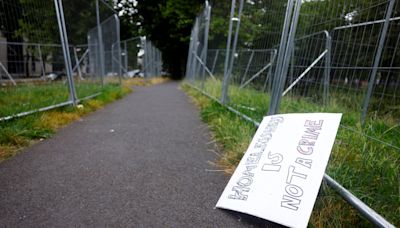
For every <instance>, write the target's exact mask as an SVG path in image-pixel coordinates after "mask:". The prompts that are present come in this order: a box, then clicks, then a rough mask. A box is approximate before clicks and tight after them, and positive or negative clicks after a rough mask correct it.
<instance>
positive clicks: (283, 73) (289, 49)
mask: <svg viewBox="0 0 400 228" xmlns="http://www.w3.org/2000/svg"><path fill="white" fill-rule="evenodd" d="M301 3H302V1H301V0H296V5H295V8H294V14H293V18H292V22H291V26H290V32H289V36H288V41H287V44H286V46H287V47H286V49H285V55H284V58H283V64H282V67H281V69H282V71H281V72H280V75H279V78H278V80H279V82H278V84H277V88H276V93H274V94H275V106H274V107H273V109H272V110H271V111H272V112H271V111H269V115H272V114H276V113H278V112H279V106H280V103H281V98H282V96H281V94H282V92H283V87H284V86H285V82H286V77H287V73H288V66H289V62H290V55H291V52H292V49H293V48H294V40H295V35H296V29H297V24H298V20H299V15H300V9H301Z"/></svg>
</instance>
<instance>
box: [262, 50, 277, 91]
mask: <svg viewBox="0 0 400 228" xmlns="http://www.w3.org/2000/svg"><path fill="white" fill-rule="evenodd" d="M276 52H277V51H276V49H273V50H272V51H271V56H270V63H271V66H270V67H269V69H268V75H267V79H266V80H265V82H264V87H263V91H264V92H265V90H266V88H267V84H268V88H267V90H268V92H271V89H272V88H271V87H272V80H273V78H272V77H273V76H272V66H273V65H274V63H275V58H276V54H277V53H276Z"/></svg>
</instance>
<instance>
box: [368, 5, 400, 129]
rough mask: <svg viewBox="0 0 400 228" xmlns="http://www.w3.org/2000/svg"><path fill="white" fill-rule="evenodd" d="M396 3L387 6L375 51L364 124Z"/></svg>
mask: <svg viewBox="0 0 400 228" xmlns="http://www.w3.org/2000/svg"><path fill="white" fill-rule="evenodd" d="M394 3H395V0H390V2H389V5H388V7H387V8H386V14H385V23H384V24H383V27H382V30H381V34H380V38H379V44H378V49H377V51H376V53H375V59H374V65H373V67H372V72H371V75H370V77H369V82H368V88H367V92H366V94H365V98H364V104H363V108H362V113H361V123H362V124H364V123H365V119H366V117H367V112H368V106H369V102H370V101H371V97H372V90H373V89H374V83H375V79H376V74H377V73H378V66H379V63H380V61H381V57H382V52H383V45H384V44H385V40H386V35H387V31H388V29H389V23H390V17H391V15H392V12H393V7H394Z"/></svg>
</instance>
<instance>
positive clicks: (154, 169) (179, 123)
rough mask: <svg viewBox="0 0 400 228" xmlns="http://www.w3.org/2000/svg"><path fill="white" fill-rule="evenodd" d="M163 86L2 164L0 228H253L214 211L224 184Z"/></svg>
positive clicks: (199, 135)
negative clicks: (213, 170)
mask: <svg viewBox="0 0 400 228" xmlns="http://www.w3.org/2000/svg"><path fill="white" fill-rule="evenodd" d="M210 141H211V138H210V133H209V130H208V129H207V127H206V126H205V124H203V123H202V122H201V121H200V119H199V117H198V110H197V109H196V108H195V107H194V105H193V104H191V103H190V102H189V98H188V97H186V95H185V94H184V93H183V92H182V91H179V90H178V83H176V82H170V83H166V84H162V85H158V86H153V87H148V88H138V89H137V90H136V91H135V92H134V93H132V94H130V95H129V96H127V97H126V98H124V99H122V100H120V101H117V102H115V103H113V104H111V105H108V106H107V107H106V108H104V109H102V110H100V111H98V112H96V113H93V114H91V115H89V116H88V117H85V118H83V119H82V120H81V121H78V122H75V123H73V124H71V125H69V126H68V127H66V128H64V129H62V130H61V131H60V132H58V133H57V134H56V135H55V136H54V137H53V138H51V139H49V140H46V141H43V142H40V143H38V144H36V145H34V146H32V147H31V148H28V149H26V150H25V151H23V152H22V153H20V154H19V155H18V156H16V157H15V158H13V159H10V160H8V161H5V162H3V163H1V164H0V227H105V226H107V227H258V226H265V224H263V222H262V221H261V220H259V219H256V218H254V217H251V216H246V215H243V214H239V213H234V212H231V211H223V210H219V209H214V206H215V204H216V202H217V200H218V198H219V196H220V194H221V193H222V190H223V188H224V186H225V184H226V183H227V181H228V177H227V176H224V175H223V174H222V173H220V172H210V171H207V170H210V169H211V170H212V169H217V168H216V167H213V166H212V165H210V164H209V163H208V161H215V160H216V159H217V158H216V155H215V154H214V153H212V152H211V151H210V149H212V147H213V145H212V144H210V143H209V142H210Z"/></svg>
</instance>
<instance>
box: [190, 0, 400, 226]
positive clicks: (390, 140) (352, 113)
mask: <svg viewBox="0 0 400 228" xmlns="http://www.w3.org/2000/svg"><path fill="white" fill-rule="evenodd" d="M211 6H212V9H208V7H209V6H208V5H206V6H205V8H204V12H202V13H201V14H199V16H198V17H197V20H196V23H195V24H194V26H193V30H192V36H191V44H190V50H189V55H188V64H187V67H188V68H187V75H186V76H187V80H188V82H190V83H191V84H192V85H193V86H195V87H196V88H198V89H200V90H201V91H203V92H204V93H206V94H207V95H209V96H211V97H213V98H214V99H216V100H219V102H220V103H222V104H224V105H226V106H228V107H230V109H231V110H234V111H235V112H237V113H239V114H241V115H242V116H243V117H244V118H246V119H248V120H251V121H252V122H253V123H257V122H258V121H261V119H262V117H263V116H264V115H266V114H275V113H278V112H280V113H291V112H341V113H344V116H343V120H342V124H341V127H340V129H339V133H338V136H337V141H336V144H335V146H334V149H333V152H332V157H331V161H330V164H329V166H328V169H327V173H328V174H329V175H331V176H332V177H333V178H334V179H336V180H337V181H338V182H340V183H341V184H342V185H343V186H345V187H346V188H348V189H350V190H351V192H353V193H354V194H355V196H357V197H359V198H360V199H361V200H362V201H364V202H365V204H363V203H361V204H362V206H360V205H361V204H358V203H357V202H356V201H357V200H356V199H357V198H356V197H355V196H354V195H352V196H351V197H350V198H345V199H346V201H347V202H349V203H350V204H352V205H353V206H354V207H356V208H357V209H358V210H359V211H360V212H361V214H363V216H364V217H366V218H368V219H369V220H370V221H372V222H373V223H375V224H378V225H390V224H389V223H386V222H385V220H384V219H383V218H382V217H380V216H379V215H377V214H373V213H369V212H368V210H367V209H365V208H366V207H364V206H366V205H368V206H370V207H372V208H374V209H375V210H376V211H377V212H379V213H381V214H382V215H384V217H386V218H387V219H388V220H389V221H391V222H392V223H394V224H396V223H399V222H400V221H399V220H398V216H397V214H398V213H399V211H398V210H399V207H398V205H399V201H398V189H399V182H398V180H399V178H400V176H399V173H400V165H399V160H400V154H399V150H400V145H399V143H400V138H399V135H400V134H399V133H400V132H399V131H400V127H399V116H400V115H399V114H400V113H399V110H400V109H399V107H400V106H399V105H400V100H399V95H400V92H399V79H400V75H399V67H400V61H399V59H400V53H399V47H398V46H399V41H400V30H399V21H400V17H399V13H400V3H399V2H398V1H394V0H363V1H359V0H357V1H356V0H354V1H353V0H351V1H343V0H330V1H324V0H316V1H296V0H288V1H278V0H265V1H244V0H238V1H236V0H233V1H232V2H231V4H229V3H221V2H215V3H213V2H212V3H211ZM207 11H211V12H212V13H211V16H210V17H208V18H210V20H209V21H208V20H207ZM228 12H230V15H228ZM207 23H208V24H209V29H208V26H207ZM207 30H209V31H207ZM207 33H209V35H207V38H204V37H205V36H204V34H207ZM207 46H208V47H209V48H207ZM203 63H205V64H203ZM203 72H205V75H206V76H203ZM334 179H332V178H330V177H329V176H326V177H325V181H326V183H328V185H330V186H333V187H334V189H336V190H338V191H339V193H341V194H342V197H345V196H344V194H343V192H344V190H345V189H344V188H343V187H341V186H340V185H337V182H336V183H333V181H335V180H334ZM338 186H339V187H338ZM332 199H335V201H334V202H331V201H332ZM339 201H340V199H338V198H337V197H335V195H333V193H330V192H329V191H328V190H327V191H325V192H324V193H323V194H322V195H321V196H320V197H319V201H318V203H317V205H316V207H320V208H321V207H330V206H332V205H333V204H334V203H336V202H339ZM323 215H325V216H327V217H329V216H333V215H332V213H331V214H323ZM343 217H346V216H343ZM345 219H346V218H343V220H345ZM347 219H348V218H347ZM352 219H354V218H352ZM339 220H340V219H339ZM355 220H360V219H359V218H358V219H355ZM382 221H383V222H382ZM380 222H382V223H380ZM328 223H329V219H327V220H326V224H328ZM361 223H362V221H361ZM362 224H364V223H362Z"/></svg>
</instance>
